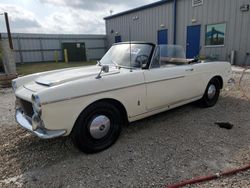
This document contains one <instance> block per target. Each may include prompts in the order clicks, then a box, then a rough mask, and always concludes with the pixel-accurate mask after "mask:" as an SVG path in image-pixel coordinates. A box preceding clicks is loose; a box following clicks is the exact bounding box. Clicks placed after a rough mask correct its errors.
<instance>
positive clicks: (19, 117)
mask: <svg viewBox="0 0 250 188" xmlns="http://www.w3.org/2000/svg"><path fill="white" fill-rule="evenodd" d="M16 121H17V123H18V124H19V125H20V126H21V127H22V128H24V129H26V130H28V131H30V132H31V133H33V134H34V135H36V136H38V137H39V138H42V139H50V138H55V137H59V136H62V135H64V134H65V133H66V130H47V129H45V128H38V129H36V130H35V131H33V130H32V123H31V121H30V120H29V119H28V118H27V117H26V116H25V115H24V114H23V113H22V112H21V111H20V110H19V109H16Z"/></svg>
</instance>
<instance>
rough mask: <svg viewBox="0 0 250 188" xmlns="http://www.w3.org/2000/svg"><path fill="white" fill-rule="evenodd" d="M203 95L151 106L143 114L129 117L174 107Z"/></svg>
mask: <svg viewBox="0 0 250 188" xmlns="http://www.w3.org/2000/svg"><path fill="white" fill-rule="evenodd" d="M201 97H202V95H199V96H197V97H193V98H190V99H183V100H179V101H177V102H174V103H170V104H168V105H162V106H160V107H157V108H150V109H148V111H147V112H144V113H141V114H137V115H135V116H129V117H130V118H134V117H137V116H140V115H143V114H147V113H150V112H154V111H157V110H162V109H165V108H167V109H172V107H173V106H175V105H178V104H181V103H183V102H186V101H191V100H195V99H199V98H201Z"/></svg>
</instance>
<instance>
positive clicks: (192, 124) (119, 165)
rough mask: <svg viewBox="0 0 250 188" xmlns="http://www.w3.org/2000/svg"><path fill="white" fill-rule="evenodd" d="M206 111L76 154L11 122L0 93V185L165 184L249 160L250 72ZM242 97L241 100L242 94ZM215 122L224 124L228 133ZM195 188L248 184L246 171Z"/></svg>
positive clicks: (8, 95)
mask: <svg viewBox="0 0 250 188" xmlns="http://www.w3.org/2000/svg"><path fill="white" fill-rule="evenodd" d="M234 78H235V80H236V84H233V85H231V86H230V87H228V88H226V89H225V90H224V91H223V92H222V95H221V97H220V100H219V101H218V104H217V105H216V106H215V107H212V108H206V109H203V108H199V107H197V106H196V105H194V104H189V105H186V106H183V107H180V108H177V109H174V110H171V111H168V112H164V113H161V114H158V115H156V116H153V117H150V118H147V119H144V120H141V121H137V122H134V123H132V124H130V125H129V126H127V127H124V129H123V132H122V134H121V136H120V138H119V139H118V141H117V142H116V144H115V145H113V146H112V147H111V148H109V149H108V150H106V151H103V152H101V153H98V154H92V155H87V154H84V153H80V152H79V151H78V150H76V149H75V148H74V147H73V146H72V143H71V141H70V140H69V139H68V138H57V139H52V140H41V139H39V138H36V137H34V136H32V135H30V134H29V133H28V132H26V131H25V130H23V129H21V128H19V127H18V126H17V124H16V123H15V121H14V118H13V117H14V110H13V108H14V95H13V93H12V92H11V90H4V91H3V90H2V91H0V129H1V131H0V167H1V168H0V187H164V185H168V184H171V183H175V182H179V181H181V180H183V179H190V178H192V177H195V176H201V175H208V174H211V173H216V172H219V171H224V170H226V169H233V168H237V167H240V166H242V165H246V164H249V163H250V129H249V126H250V116H249V114H250V74H246V75H245V76H244V78H243V80H242V83H241V84H242V86H243V88H244V92H243V91H242V89H240V88H239V87H238V82H239V78H240V74H234ZM243 93H245V95H244V94H243ZM215 122H230V123H232V124H233V125H234V127H233V128H232V129H231V130H227V129H222V128H219V127H218V125H215V124H214V123H215ZM193 187H250V171H247V172H244V173H241V174H238V175H235V176H230V177H227V178H223V179H217V180H215V181H210V182H207V183H204V184H199V185H195V186H193Z"/></svg>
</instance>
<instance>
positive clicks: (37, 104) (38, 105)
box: [32, 94, 41, 114]
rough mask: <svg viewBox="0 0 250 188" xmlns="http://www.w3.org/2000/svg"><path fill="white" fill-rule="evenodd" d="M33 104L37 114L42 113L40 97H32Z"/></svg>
mask: <svg viewBox="0 0 250 188" xmlns="http://www.w3.org/2000/svg"><path fill="white" fill-rule="evenodd" d="M32 103H33V105H32V106H33V110H34V112H36V113H37V114H40V113H41V102H40V98H39V97H38V95H34V94H33V95H32Z"/></svg>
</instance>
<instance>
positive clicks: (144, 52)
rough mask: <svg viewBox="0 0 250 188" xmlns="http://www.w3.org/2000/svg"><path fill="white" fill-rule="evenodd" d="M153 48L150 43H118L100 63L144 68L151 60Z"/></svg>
mask: <svg viewBox="0 0 250 188" xmlns="http://www.w3.org/2000/svg"><path fill="white" fill-rule="evenodd" d="M152 49H153V46H152V45H150V44H133V43H132V44H129V43H126V44H124V43H123V44H116V45H113V46H112V47H111V48H110V49H109V50H108V52H107V53H106V54H105V55H104V56H103V58H102V59H101V60H100V63H101V65H116V66H119V67H124V68H142V67H143V66H146V65H147V63H148V62H149V61H150V55H151V52H152ZM130 59H131V62H130Z"/></svg>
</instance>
